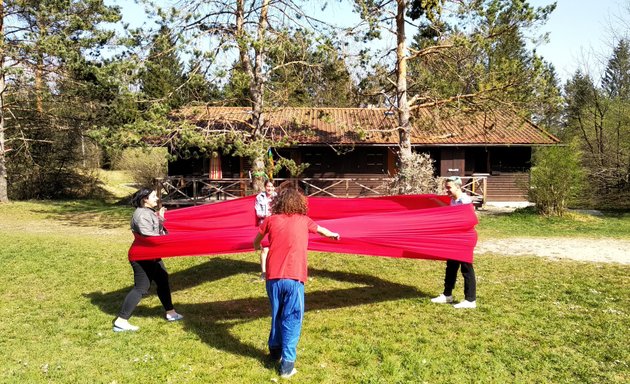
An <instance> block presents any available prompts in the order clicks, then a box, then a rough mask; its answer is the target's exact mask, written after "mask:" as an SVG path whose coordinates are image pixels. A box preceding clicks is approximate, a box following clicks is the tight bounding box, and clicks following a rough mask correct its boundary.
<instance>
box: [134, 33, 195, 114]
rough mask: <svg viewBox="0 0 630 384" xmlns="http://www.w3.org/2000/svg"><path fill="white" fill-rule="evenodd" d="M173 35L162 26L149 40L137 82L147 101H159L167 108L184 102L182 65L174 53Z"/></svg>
mask: <svg viewBox="0 0 630 384" xmlns="http://www.w3.org/2000/svg"><path fill="white" fill-rule="evenodd" d="M176 47H177V45H176V44H175V39H174V38H173V34H172V32H171V30H170V29H169V28H168V27H166V26H162V27H161V28H160V30H159V32H158V33H157V34H156V35H155V37H154V38H153V41H152V42H151V49H150V51H149V55H148V57H147V59H146V61H145V62H144V66H145V68H144V70H143V71H141V73H140V85H141V88H142V92H143V93H144V96H145V97H146V98H147V99H148V100H149V101H151V102H159V103H162V104H165V105H168V106H169V107H170V108H177V107H180V106H181V105H183V104H184V102H185V100H184V96H183V91H182V88H183V87H184V82H185V79H184V75H183V72H184V70H183V66H182V63H181V62H180V61H179V57H178V56H177V51H176V49H177V48H176Z"/></svg>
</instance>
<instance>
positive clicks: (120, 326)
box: [112, 317, 140, 332]
mask: <svg viewBox="0 0 630 384" xmlns="http://www.w3.org/2000/svg"><path fill="white" fill-rule="evenodd" d="M138 329H140V327H138V326H137V325H131V324H129V321H127V320H125V319H121V318H120V317H118V318H116V320H114V328H113V329H112V330H113V331H114V332H127V331H131V332H135V331H137V330H138Z"/></svg>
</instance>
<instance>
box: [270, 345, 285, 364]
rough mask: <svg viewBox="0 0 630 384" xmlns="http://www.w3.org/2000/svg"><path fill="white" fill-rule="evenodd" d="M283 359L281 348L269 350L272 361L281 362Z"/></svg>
mask: <svg viewBox="0 0 630 384" xmlns="http://www.w3.org/2000/svg"><path fill="white" fill-rule="evenodd" d="M281 357H282V349H280V348H269V359H270V360H272V361H280V358H281Z"/></svg>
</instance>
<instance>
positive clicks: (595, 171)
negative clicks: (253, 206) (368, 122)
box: [0, 0, 630, 207]
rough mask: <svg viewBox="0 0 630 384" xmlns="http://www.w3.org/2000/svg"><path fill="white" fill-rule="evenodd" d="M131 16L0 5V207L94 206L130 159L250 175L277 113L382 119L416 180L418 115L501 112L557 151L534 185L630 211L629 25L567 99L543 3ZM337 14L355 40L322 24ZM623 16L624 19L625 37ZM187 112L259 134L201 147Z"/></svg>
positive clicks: (99, 4) (231, 9)
mask: <svg viewBox="0 0 630 384" xmlns="http://www.w3.org/2000/svg"><path fill="white" fill-rule="evenodd" d="M138 3H139V5H140V6H141V7H140V8H141V9H144V10H145V11H146V14H145V15H138V18H142V19H144V20H147V22H146V23H144V24H142V26H140V27H131V26H129V25H125V24H124V23H123V22H122V17H121V12H122V11H121V8H119V7H118V6H112V5H108V3H107V2H104V1H102V0H44V1H28V0H9V1H3V2H2V4H1V5H0V20H1V21H2V23H1V25H0V38H1V41H0V202H6V201H9V200H11V199H16V200H21V199H41V198H82V197H95V196H97V195H98V194H99V193H102V189H101V188H100V187H99V185H100V184H99V179H98V174H97V172H96V171H95V170H97V169H99V168H101V167H106V168H107V167H112V166H115V165H116V162H117V161H118V160H119V159H120V156H121V153H122V151H123V150H124V149H125V148H146V147H149V146H159V147H163V148H168V150H169V153H170V154H171V155H172V156H183V157H187V156H204V155H206V154H207V153H211V152H212V151H218V150H222V151H226V153H231V154H233V155H238V156H245V157H248V158H250V159H251V160H252V163H253V164H256V162H257V159H260V158H261V157H263V156H264V155H265V153H266V151H267V149H268V148H269V147H271V146H279V145H290V143H289V142H280V143H278V142H273V141H272V140H271V138H270V137H269V136H267V135H266V133H267V132H266V128H267V127H266V125H265V122H266V120H265V112H266V111H267V110H269V109H270V108H279V107H287V106H309V107H368V106H378V107H386V108H391V109H392V110H393V111H395V113H396V114H397V116H398V121H399V127H398V131H399V132H398V133H399V136H400V147H399V152H400V153H399V154H400V158H401V162H400V166H401V168H403V169H404V168H405V167H406V166H409V164H413V155H414V154H413V151H412V148H411V145H410V137H409V136H410V135H409V128H410V126H411V124H413V115H414V111H417V110H419V109H430V110H431V111H433V112H434V113H436V114H449V113H463V114H466V113H471V112H477V111H484V112H486V113H489V114H491V113H492V112H493V111H498V110H504V109H508V110H510V111H513V112H514V113H518V114H520V115H522V116H523V117H525V118H527V119H529V120H531V121H532V122H534V123H535V124H537V125H538V126H540V127H541V128H543V129H546V130H548V131H550V132H551V133H553V134H555V135H557V136H558V137H560V138H561V139H562V140H563V143H565V144H567V145H566V146H565V147H562V148H556V149H552V150H547V151H542V150H541V151H537V153H536V154H535V156H534V162H535V163H534V168H533V170H534V172H535V171H536V169H539V170H540V169H543V168H545V167H551V168H552V169H551V171H552V172H551V173H555V174H560V176H564V178H565V179H566V178H570V183H569V186H566V187H564V188H568V189H571V191H573V196H574V197H575V196H580V204H582V205H589V206H597V207H600V206H610V205H611V202H614V203H615V204H618V203H619V202H620V201H628V199H623V198H622V197H623V196H627V195H628V194H630V176H629V175H630V137H629V136H630V134H629V132H630V129H629V122H630V111H629V109H628V107H629V105H630V104H629V103H630V43H629V41H628V39H627V38H628V36H627V32H628V30H629V28H628V24H627V23H623V22H622V23H619V24H618V26H619V27H618V29H617V30H616V31H613V32H614V33H612V34H611V36H610V40H611V41H610V44H609V45H610V46H611V47H613V49H612V51H611V52H609V53H608V54H607V57H606V59H605V60H604V62H605V65H604V69H603V71H601V74H600V72H597V73H589V72H588V71H585V70H577V71H576V72H575V73H574V74H573V75H572V76H571V77H570V78H569V79H568V80H567V81H566V82H564V84H561V83H560V80H559V78H558V75H557V74H556V71H555V68H554V67H553V65H552V64H550V63H549V62H548V61H546V60H545V58H544V57H541V56H540V55H539V54H537V53H536V50H535V47H536V46H537V45H538V44H540V43H542V42H544V41H545V39H547V38H548V36H547V35H546V34H545V33H542V32H539V31H541V28H542V26H544V24H545V23H546V21H547V20H548V19H549V16H550V15H551V14H552V12H553V10H554V8H555V3H551V2H550V3H549V5H546V6H541V7H538V6H536V7H534V6H531V5H529V4H528V3H527V2H524V1H520V0H484V1H479V0H462V1H448V0H425V1H418V0H412V1H402V0H399V1H392V0H347V1H344V0H334V1H333V0H331V1H321V2H317V3H316V4H317V6H319V7H320V9H319V10H318V9H315V8H314V6H313V2H306V1H299V0H258V1H245V0H216V1H199V0H189V1H176V2H173V3H172V4H170V5H169V6H164V5H160V4H164V3H163V2H155V3H153V2H151V1H148V0H140V1H138ZM341 3H344V4H347V8H348V9H349V10H351V12H352V15H349V16H348V19H349V20H355V19H356V23H354V24H353V25H351V26H345V27H343V28H341V27H338V26H336V25H332V24H331V23H329V22H328V21H327V20H321V19H318V18H317V16H318V15H319V14H321V9H325V8H326V7H328V6H333V5H335V4H341ZM167 4H168V3H167ZM171 5H172V6H171ZM307 5H308V6H307ZM629 15H630V3H626V4H625V13H624V14H623V15H621V17H622V20H630V18H629V17H628V16H629ZM384 40H385V41H389V42H390V44H383V43H382V41H384ZM190 105H212V106H220V105H226V106H247V107H251V108H252V119H251V121H250V122H249V128H248V129H247V130H236V129H234V130H229V129H227V130H225V131H223V132H214V133H213V134H212V135H208V134H207V132H206V133H205V134H204V132H201V131H199V130H198V129H196V128H195V127H192V126H190V125H188V124H187V123H186V122H178V121H175V120H173V119H171V118H169V117H171V116H172V114H173V113H176V111H177V110H179V109H181V108H182V107H185V106H190ZM284 160H285V161H284V162H281V163H280V164H282V165H283V166H285V167H287V168H288V169H294V170H295V164H292V163H291V162H290V160H288V159H284ZM537 165H540V167H538V168H537ZM292 167H293V168H292ZM554 167H556V171H555V172H554ZM563 169H564V170H566V169H570V170H572V171H571V172H570V173H564V171H561V170H563ZM296 172H297V171H296ZM569 175H571V176H569Z"/></svg>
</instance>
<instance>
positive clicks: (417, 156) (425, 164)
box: [389, 153, 439, 195]
mask: <svg viewBox="0 0 630 384" xmlns="http://www.w3.org/2000/svg"><path fill="white" fill-rule="evenodd" d="M434 162H435V161H434V160H433V159H431V157H430V156H429V154H427V153H412V154H411V157H409V158H408V159H401V166H400V170H399V172H398V173H397V174H396V175H395V176H394V179H393V180H392V183H391V185H390V186H389V187H390V194H396V195H397V194H400V195H410V194H425V193H437V189H438V184H439V183H438V179H437V178H436V177H435V176H434V169H433V163H434Z"/></svg>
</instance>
